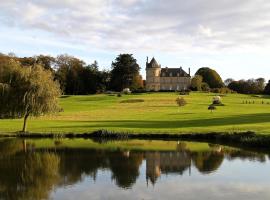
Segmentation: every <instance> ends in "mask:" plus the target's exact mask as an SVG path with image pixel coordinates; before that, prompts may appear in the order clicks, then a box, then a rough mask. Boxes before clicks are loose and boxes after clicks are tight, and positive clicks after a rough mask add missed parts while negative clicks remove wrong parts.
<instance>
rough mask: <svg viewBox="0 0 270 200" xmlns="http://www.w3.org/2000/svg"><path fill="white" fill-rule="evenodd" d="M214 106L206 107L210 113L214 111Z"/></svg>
mask: <svg viewBox="0 0 270 200" xmlns="http://www.w3.org/2000/svg"><path fill="white" fill-rule="evenodd" d="M216 109H217V108H216V106H214V105H213V104H212V105H210V106H208V110H211V112H213V110H216Z"/></svg>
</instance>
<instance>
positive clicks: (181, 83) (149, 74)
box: [146, 57, 191, 91]
mask: <svg viewBox="0 0 270 200" xmlns="http://www.w3.org/2000/svg"><path fill="white" fill-rule="evenodd" d="M190 82H191V77H190V68H189V73H186V72H185V71H184V70H183V69H182V67H179V68H168V67H165V68H161V65H160V64H158V63H157V61H156V60H155V58H152V60H151V61H150V63H148V57H147V61H146V90H148V91H160V90H171V91H180V90H186V89H188V88H189V87H190Z"/></svg>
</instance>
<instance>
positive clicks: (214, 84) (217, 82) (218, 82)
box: [195, 67, 224, 88]
mask: <svg viewBox="0 0 270 200" xmlns="http://www.w3.org/2000/svg"><path fill="white" fill-rule="evenodd" d="M195 75H200V76H202V78H203V82H205V83H207V84H208V85H209V86H210V88H221V87H224V84H223V81H222V79H221V77H220V75H219V74H218V73H217V72H216V71H215V70H213V69H210V68H208V67H203V68H200V69H199V70H198V71H197V72H196V74H195Z"/></svg>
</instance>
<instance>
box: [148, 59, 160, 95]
mask: <svg viewBox="0 0 270 200" xmlns="http://www.w3.org/2000/svg"><path fill="white" fill-rule="evenodd" d="M160 71H161V66H160V65H159V64H158V63H157V61H156V59H155V58H154V57H153V58H152V60H151V61H150V62H149V63H148V57H147V60H146V90H148V91H151V90H153V91H159V90H160Z"/></svg>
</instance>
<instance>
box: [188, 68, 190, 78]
mask: <svg viewBox="0 0 270 200" xmlns="http://www.w3.org/2000/svg"><path fill="white" fill-rule="evenodd" d="M188 75H189V76H190V67H189V68H188Z"/></svg>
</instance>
